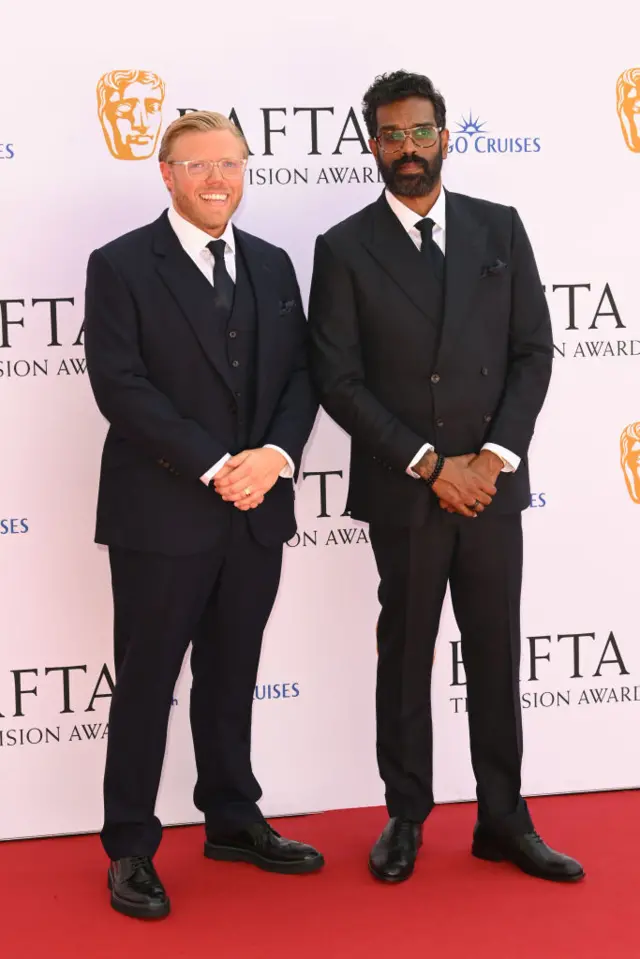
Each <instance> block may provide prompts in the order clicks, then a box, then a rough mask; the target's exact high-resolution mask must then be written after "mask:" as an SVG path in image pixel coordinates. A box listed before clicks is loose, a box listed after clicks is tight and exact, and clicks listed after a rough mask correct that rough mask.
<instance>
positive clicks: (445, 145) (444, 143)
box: [440, 130, 449, 158]
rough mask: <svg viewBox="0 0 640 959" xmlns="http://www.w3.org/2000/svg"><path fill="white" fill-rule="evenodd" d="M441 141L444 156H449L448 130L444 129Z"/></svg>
mask: <svg viewBox="0 0 640 959" xmlns="http://www.w3.org/2000/svg"><path fill="white" fill-rule="evenodd" d="M440 142H441V144H442V156H443V158H444V157H448V156H449V131H448V130H443V131H442V133H441V134H440Z"/></svg>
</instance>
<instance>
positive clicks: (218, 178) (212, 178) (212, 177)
mask: <svg viewBox="0 0 640 959" xmlns="http://www.w3.org/2000/svg"><path fill="white" fill-rule="evenodd" d="M223 182H224V177H223V176H222V174H221V173H220V164H219V163H212V164H211V170H210V171H209V175H208V177H207V183H223Z"/></svg>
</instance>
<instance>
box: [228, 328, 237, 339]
mask: <svg viewBox="0 0 640 959" xmlns="http://www.w3.org/2000/svg"><path fill="white" fill-rule="evenodd" d="M237 335H238V334H237V333H236V331H235V330H230V331H229V339H230V340H235V338H236V336H237Z"/></svg>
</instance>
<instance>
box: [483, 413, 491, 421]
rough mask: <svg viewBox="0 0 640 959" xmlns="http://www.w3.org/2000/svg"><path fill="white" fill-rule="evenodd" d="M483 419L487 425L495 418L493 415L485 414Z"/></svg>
mask: <svg viewBox="0 0 640 959" xmlns="http://www.w3.org/2000/svg"><path fill="white" fill-rule="evenodd" d="M482 419H483V420H484V421H485V423H490V422H491V420H492V419H493V416H492V415H491V413H485V414H484V416H483V417H482Z"/></svg>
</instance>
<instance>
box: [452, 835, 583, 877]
mask: <svg viewBox="0 0 640 959" xmlns="http://www.w3.org/2000/svg"><path fill="white" fill-rule="evenodd" d="M471 855H472V856H475V858H476V859H482V860H484V862H508V863H511V865H512V866H516V868H517V869H520V870H521V871H522V872H524V873H526V874H527V876H533V877H534V879H545V880H546V881H547V882H565V883H572V882H581V881H582V880H583V879H584V878H585V876H586V873H585V871H584V870H583V871H582V872H581V873H578V875H577V876H552V875H549V874H547V873H541V872H538V871H537V870H536V869H533V868H531V867H530V866H527V865H525V864H521V863H519V862H515V861H514V860H513V859H508V858H507V857H506V856H503V855H502V853H501V852H499V851H498V850H497V849H496V848H495V847H493V846H486V845H480V844H476V843H474V844H473V845H472V846H471Z"/></svg>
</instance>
